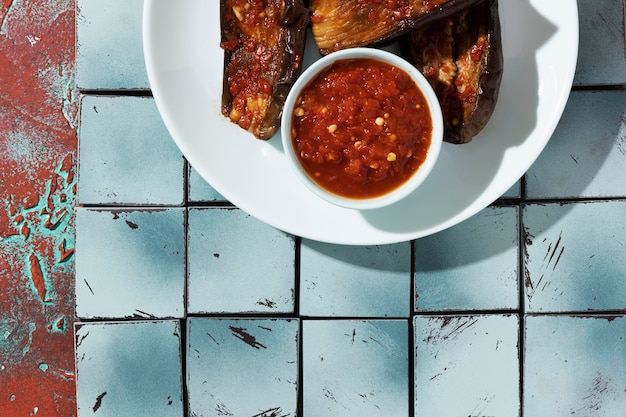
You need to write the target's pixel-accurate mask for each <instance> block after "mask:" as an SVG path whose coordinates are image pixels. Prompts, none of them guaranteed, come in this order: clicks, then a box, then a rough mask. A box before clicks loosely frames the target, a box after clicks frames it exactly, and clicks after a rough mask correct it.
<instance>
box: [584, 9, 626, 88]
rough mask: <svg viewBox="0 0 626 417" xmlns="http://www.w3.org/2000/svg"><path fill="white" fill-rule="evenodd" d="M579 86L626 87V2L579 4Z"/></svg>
mask: <svg viewBox="0 0 626 417" xmlns="http://www.w3.org/2000/svg"><path fill="white" fill-rule="evenodd" d="M578 14H579V26H580V41H579V48H578V64H577V66H576V74H575V77H574V84H575V85H590V84H595V85H603V84H624V83H626V56H625V55H624V46H625V45H624V42H625V39H626V37H625V34H624V16H625V14H624V0H578Z"/></svg>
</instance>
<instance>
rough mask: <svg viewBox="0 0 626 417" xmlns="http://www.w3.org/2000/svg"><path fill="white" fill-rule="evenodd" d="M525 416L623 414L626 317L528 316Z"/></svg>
mask: <svg viewBox="0 0 626 417" xmlns="http://www.w3.org/2000/svg"><path fill="white" fill-rule="evenodd" d="M525 338H526V343H525V361H524V369H525V370H524V401H523V404H524V410H523V415H524V417H547V416H550V417H551V416H585V417H604V416H623V415H624V410H626V317H624V316H623V315H621V316H617V317H608V316H585V317H575V316H554V315H553V316H530V317H526V331H525Z"/></svg>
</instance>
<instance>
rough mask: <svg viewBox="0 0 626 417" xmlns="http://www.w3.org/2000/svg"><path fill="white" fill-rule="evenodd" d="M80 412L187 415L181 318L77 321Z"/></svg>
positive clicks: (105, 416) (101, 416)
mask: <svg viewBox="0 0 626 417" xmlns="http://www.w3.org/2000/svg"><path fill="white" fill-rule="evenodd" d="M75 337H76V394H77V403H78V417H85V416H98V417H120V416H133V417H144V416H145V417H183V416H184V406H183V392H182V371H181V369H182V366H181V340H180V338H181V329H180V324H179V322H177V321H143V322H127V323H120V322H110V323H79V324H77V325H76V327H75Z"/></svg>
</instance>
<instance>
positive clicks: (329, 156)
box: [292, 59, 433, 199]
mask: <svg viewBox="0 0 626 417" xmlns="http://www.w3.org/2000/svg"><path fill="white" fill-rule="evenodd" d="M432 130H433V125H432V119H431V115H430V110H429V108H428V104H427V103H426V99H425V97H424V95H423V93H422V92H421V90H420V89H419V88H418V87H417V85H416V84H415V82H414V81H413V80H412V79H411V77H410V76H409V75H408V74H407V73H406V72H404V71H403V70H401V69H399V68H397V67H395V66H392V65H389V64H387V63H384V62H381V61H378V60H374V59H353V60H342V61H337V62H336V63H335V64H333V65H332V66H331V67H330V68H329V69H327V70H326V71H324V72H323V73H322V74H320V75H319V76H317V77H316V78H315V79H314V80H312V81H311V82H310V83H309V84H308V85H307V86H306V87H305V88H304V89H303V91H302V93H301V95H300V97H299V98H298V100H297V102H296V105H295V107H294V114H293V115H292V141H293V143H294V146H295V149H296V153H297V155H298V156H299V159H300V163H301V165H302V166H303V168H304V169H305V171H306V172H307V173H308V174H309V176H310V177H311V178H312V179H313V180H314V181H315V182H317V183H318V184H319V185H320V186H322V187H323V188H325V189H327V190H328V191H330V192H332V193H334V194H337V195H341V196H344V197H349V198H355V199H364V198H371V197H377V196H381V195H384V194H386V193H388V192H390V191H392V190H394V189H396V188H397V187H399V186H400V185H402V184H403V183H404V182H406V181H407V180H408V179H409V178H410V177H411V175H412V174H413V173H414V172H415V171H416V170H417V169H418V168H419V167H420V166H421V165H422V163H423V162H424V160H425V158H426V154H427V151H428V148H429V146H430V143H431V136H432Z"/></svg>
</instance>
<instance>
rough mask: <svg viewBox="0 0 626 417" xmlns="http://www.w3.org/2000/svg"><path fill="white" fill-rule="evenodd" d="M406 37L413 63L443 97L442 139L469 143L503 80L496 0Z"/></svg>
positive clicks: (485, 0) (487, 116) (487, 115)
mask: <svg viewBox="0 0 626 417" xmlns="http://www.w3.org/2000/svg"><path fill="white" fill-rule="evenodd" d="M407 39H408V41H409V50H410V57H411V59H412V60H413V63H414V65H415V66H416V67H417V68H418V69H419V70H420V71H421V72H422V73H423V74H424V75H425V76H426V78H427V79H428V80H429V81H430V83H431V85H432V86H433V88H434V90H435V93H436V94H437V97H438V98H439V102H440V104H441V109H442V112H443V118H444V140H445V141H447V142H450V143H457V144H460V143H467V142H469V141H471V140H472V139H473V138H474V136H476V135H477V134H478V133H479V132H480V131H481V130H482V129H483V128H484V127H485V125H486V124H487V122H488V121H489V119H490V118H491V115H492V114H493V111H494V109H495V106H496V102H497V100H498V93H499V89H500V83H501V80H502V72H503V69H504V59H503V56H502V40H501V31H500V19H499V15H498V0H483V1H482V2H480V3H478V4H476V5H474V6H472V7H470V8H467V9H465V10H462V11H461V12H459V13H457V14H455V15H453V16H451V17H450V18H448V19H445V20H442V21H438V22H435V23H433V24H430V25H428V26H425V27H423V28H420V29H418V30H415V31H413V32H411V33H410V35H408V37H407Z"/></svg>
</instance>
